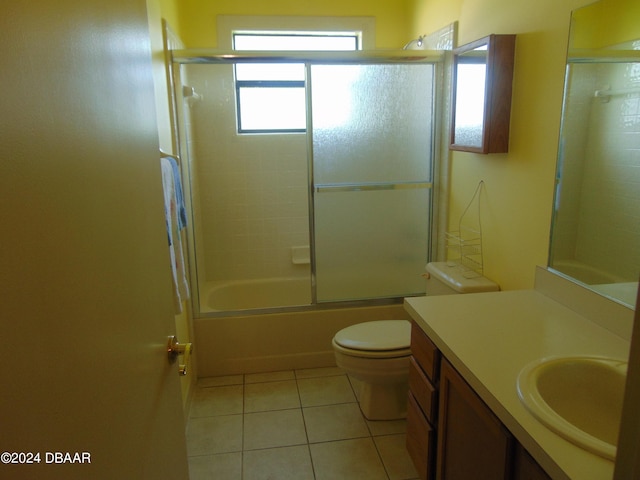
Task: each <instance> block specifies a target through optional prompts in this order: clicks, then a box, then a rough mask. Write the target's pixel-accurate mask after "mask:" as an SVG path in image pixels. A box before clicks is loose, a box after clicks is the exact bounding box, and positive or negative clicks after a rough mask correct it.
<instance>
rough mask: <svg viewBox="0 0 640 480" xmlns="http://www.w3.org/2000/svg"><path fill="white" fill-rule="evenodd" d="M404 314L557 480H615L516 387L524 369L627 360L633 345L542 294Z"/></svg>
mask: <svg viewBox="0 0 640 480" xmlns="http://www.w3.org/2000/svg"><path fill="white" fill-rule="evenodd" d="M405 309H406V310H407V311H408V312H409V314H410V315H411V317H412V318H413V319H414V320H415V321H416V323H417V324H418V326H420V327H421V328H422V329H423V330H424V331H425V333H426V334H427V335H428V336H429V337H430V338H431V339H432V341H433V342H434V343H435V344H436V346H437V347H438V348H439V349H440V351H441V352H442V354H443V355H444V356H445V357H446V358H447V359H448V360H449V362H450V363H451V364H452V365H453V366H454V367H455V368H456V369H457V370H458V372H459V373H460V374H461V375H462V376H463V377H464V378H465V380H466V381H467V383H469V385H470V386H471V387H472V388H473V389H474V390H475V391H476V392H477V393H478V395H479V396H480V397H481V398H482V399H483V400H484V402H485V403H486V404H487V405H488V406H489V408H491V410H493V412H494V413H495V414H496V415H497V416H498V418H500V420H501V421H502V423H503V424H504V425H505V426H506V427H507V428H508V429H509V430H510V431H511V433H512V434H513V435H514V436H515V437H516V438H517V440H518V441H519V442H520V443H521V444H522V445H523V446H524V447H525V448H526V449H527V450H528V451H529V452H530V453H531V455H532V456H533V457H534V458H535V459H536V461H537V462H538V463H539V464H540V465H541V466H542V467H543V468H544V469H545V470H546V471H547V473H548V474H549V475H550V476H551V477H552V478H554V479H566V478H569V479H581V480H582V479H585V480H589V479H593V480H596V479H597V480H602V479H610V478H612V477H613V469H614V463H613V462H611V461H608V460H606V459H604V458H601V457H599V456H597V455H595V454H592V453H589V452H587V451H586V450H583V449H582V448H580V447H577V446H575V445H573V444H572V443H570V442H569V441H567V440H564V439H563V438H562V437H560V436H559V435H557V434H555V433H554V432H552V431H551V430H549V429H547V428H546V427H545V426H544V425H542V423H540V422H539V421H538V420H536V419H535V417H533V415H532V414H530V413H529V412H528V411H527V410H526V409H525V407H524V405H523V404H522V403H521V402H520V400H519V398H518V393H517V388H516V382H517V377H518V374H519V373H520V370H522V368H523V367H524V366H525V365H527V364H528V363H530V362H532V361H534V360H538V359H541V358H545V357H552V356H564V355H602V356H607V357H615V358H623V359H627V358H628V355H629V341H628V340H625V339H623V338H622V337H620V336H618V335H616V334H614V333H612V332H611V331H609V330H607V329H605V328H603V327H602V326H600V325H598V324H597V323H595V322H593V321H591V320H589V319H587V318H585V317H584V316H582V315H580V314H578V313H576V312H575V311H574V310H571V309H569V308H567V307H565V306H564V305H563V304H561V303H559V302H557V301H555V300H553V299H551V298H550V297H548V296H547V295H544V294H543V293H541V292H539V291H538V290H517V291H505V292H492V293H473V294H466V295H444V296H427V297H415V298H407V299H405Z"/></svg>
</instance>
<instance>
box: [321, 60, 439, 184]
mask: <svg viewBox="0 0 640 480" xmlns="http://www.w3.org/2000/svg"><path fill="white" fill-rule="evenodd" d="M311 78H312V105H313V109H312V118H313V148H314V163H315V165H314V175H315V178H316V182H317V183H335V182H387V181H392V182H396V181H416V180H419V181H424V180H425V179H429V178H430V177H431V161H430V156H431V143H432V142H431V130H432V127H431V117H432V115H431V111H432V101H433V80H432V78H433V66H432V65H358V66H354V65H314V66H312V67H311Z"/></svg>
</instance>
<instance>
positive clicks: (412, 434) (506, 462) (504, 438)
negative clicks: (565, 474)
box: [407, 324, 549, 480]
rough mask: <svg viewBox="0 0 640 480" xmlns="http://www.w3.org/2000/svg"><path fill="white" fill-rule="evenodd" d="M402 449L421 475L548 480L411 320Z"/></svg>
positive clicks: (425, 479) (444, 479)
mask: <svg viewBox="0 0 640 480" xmlns="http://www.w3.org/2000/svg"><path fill="white" fill-rule="evenodd" d="M411 351H412V354H413V356H412V358H411V362H410V370H409V405H408V413H407V450H408V452H409V455H410V456H411V458H412V460H413V462H414V465H415V467H416V470H417V471H418V474H419V476H420V478H421V479H422V480H433V479H437V480H468V479H470V478H482V479H483V480H548V479H549V477H548V476H547V474H546V473H545V472H544V471H543V470H542V468H541V467H540V466H539V465H538V464H537V463H536V462H535V460H534V459H533V458H531V456H530V455H529V454H528V453H527V451H526V450H525V449H524V448H523V447H522V446H521V445H520V444H519V443H518V442H517V441H516V439H515V438H514V437H513V436H512V435H511V433H510V432H509V430H507V428H506V427H505V426H504V425H503V424H502V422H500V420H499V419H498V417H496V415H495V414H494V413H493V412H492V411H491V410H490V409H489V407H487V406H486V404H485V403H484V402H483V401H482V399H481V398H480V397H479V396H478V395H477V394H476V393H475V392H474V391H473V389H472V388H471V387H470V386H469V385H468V384H467V383H466V381H465V380H464V379H463V378H462V376H461V375H460V374H459V373H458V372H457V371H456V370H455V368H453V366H451V364H450V363H449V362H448V361H447V359H446V358H444V357H443V356H442V355H441V353H440V351H439V350H438V349H437V348H436V346H435V344H434V343H433V342H432V341H431V340H430V339H429V338H428V336H427V335H426V334H425V333H424V332H423V331H422V329H420V328H419V327H418V326H417V325H416V324H413V325H412V330H411Z"/></svg>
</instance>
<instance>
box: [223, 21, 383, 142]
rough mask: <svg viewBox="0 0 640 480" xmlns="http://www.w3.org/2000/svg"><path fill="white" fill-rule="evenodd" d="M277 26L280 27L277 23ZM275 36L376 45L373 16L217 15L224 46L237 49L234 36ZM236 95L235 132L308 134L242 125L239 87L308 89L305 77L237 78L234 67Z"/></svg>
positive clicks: (356, 48)
mask: <svg viewBox="0 0 640 480" xmlns="http://www.w3.org/2000/svg"><path fill="white" fill-rule="evenodd" d="M276 25H277V26H276ZM236 34H239V35H251V34H254V35H275V36H283V37H284V36H300V35H302V36H323V37H326V36H329V37H331V36H335V37H338V36H341V37H344V36H347V37H351V38H354V40H355V50H354V51H356V50H362V49H365V48H372V47H373V45H374V44H375V19H374V18H373V17H352V18H349V19H345V18H344V17H316V18H314V17H250V16H249V17H244V16H225V15H222V16H220V17H218V38H219V44H220V45H221V47H224V46H227V45H228V46H229V47H230V49H231V50H234V43H235V42H234V36H235V35H236ZM234 86H235V95H236V131H237V133H238V134H287V133H305V132H306V131H307V125H306V121H305V125H304V128H301V129H298V128H292V129H282V128H268V129H253V128H242V118H241V102H240V90H241V89H244V88H255V87H260V88H265V87H266V88H306V85H305V81H304V80H279V81H274V80H251V81H249V80H237V78H236V77H235V67H234Z"/></svg>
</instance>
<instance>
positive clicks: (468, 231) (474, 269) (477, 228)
mask: <svg viewBox="0 0 640 480" xmlns="http://www.w3.org/2000/svg"><path fill="white" fill-rule="evenodd" d="M483 187H484V182H483V181H482V180H481V181H480V183H478V186H477V187H476V191H475V193H474V194H473V197H472V198H471V201H470V202H469V204H468V205H467V207H466V208H465V209H464V212H462V215H461V216H460V219H459V220H458V230H457V231H452V232H445V240H446V243H447V245H446V247H447V259H448V260H447V263H449V264H450V265H452V266H453V265H456V264H458V265H460V267H461V268H462V270H463V272H464V276H465V277H467V278H473V277H478V276H481V275H482V274H483V268H484V260H483V257H482V222H481V221H480V192H481V191H482V188H483ZM474 204H476V207H477V208H476V209H474V210H472V209H471V207H472V206H473V205H474Z"/></svg>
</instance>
